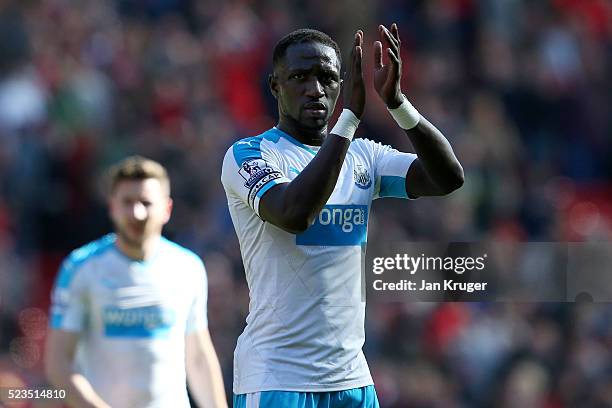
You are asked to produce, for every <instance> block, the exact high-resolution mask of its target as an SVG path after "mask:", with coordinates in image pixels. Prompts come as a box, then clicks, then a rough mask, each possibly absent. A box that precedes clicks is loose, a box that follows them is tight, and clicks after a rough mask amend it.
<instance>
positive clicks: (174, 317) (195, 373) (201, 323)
mask: <svg viewBox="0 0 612 408" xmlns="http://www.w3.org/2000/svg"><path fill="white" fill-rule="evenodd" d="M110 183H111V186H110V197H109V201H108V204H109V207H110V216H111V219H112V221H113V223H114V225H115V231H116V233H114V234H109V235H106V236H104V237H103V238H101V239H99V240H97V241H94V242H92V243H90V244H88V245H86V246H84V247H82V248H79V249H77V250H75V251H73V252H72V253H71V254H70V256H69V257H68V258H67V259H66V260H65V261H64V262H63V264H62V267H61V269H60V272H59V274H58V276H57V279H56V284H55V288H54V290H53V296H52V306H51V315H50V327H51V330H50V333H49V334H48V338H47V345H46V356H45V357H46V372H47V376H48V378H49V380H50V382H51V383H52V384H53V385H55V386H56V387H57V388H59V389H64V390H66V394H67V399H68V402H69V404H70V405H71V406H75V407H108V406H112V407H135V408H136V407H149V406H155V407H187V406H189V400H188V397H187V391H186V383H185V378H186V377H187V380H188V381H189V385H190V390H191V392H192V395H193V396H194V397H195V399H196V401H197V402H198V404H199V405H200V406H205V407H225V406H227V405H226V399H225V391H224V388H223V380H222V377H221V370H220V367H219V362H218V360H217V355H216V353H215V350H214V348H213V344H212V342H211V339H210V335H209V332H208V328H207V311H206V302H207V278H206V271H205V269H204V265H203V264H202V261H201V260H200V258H199V257H198V256H197V255H195V254H194V253H192V252H191V251H189V250H187V249H185V248H183V247H181V246H179V245H177V244H175V243H173V242H171V241H168V240H167V239H165V238H163V237H162V236H161V232H162V228H163V226H164V225H165V224H166V223H167V222H168V220H169V219H170V214H171V210H172V200H171V198H170V184H169V179H168V175H167V173H166V170H165V169H164V168H163V167H162V166H161V165H160V164H159V163H157V162H155V161H152V160H148V159H145V158H142V157H139V156H133V157H128V158H126V159H125V160H123V161H121V162H120V163H118V164H117V165H115V166H114V167H113V168H112V169H111V171H110ZM185 372H186V373H187V375H186V376H185Z"/></svg>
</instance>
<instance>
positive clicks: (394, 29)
mask: <svg viewBox="0 0 612 408" xmlns="http://www.w3.org/2000/svg"><path fill="white" fill-rule="evenodd" d="M391 34H392V35H393V38H395V40H396V41H397V43H398V44H401V43H402V42H401V41H400V38H399V29H398V28H397V24H395V23H393V24H391Z"/></svg>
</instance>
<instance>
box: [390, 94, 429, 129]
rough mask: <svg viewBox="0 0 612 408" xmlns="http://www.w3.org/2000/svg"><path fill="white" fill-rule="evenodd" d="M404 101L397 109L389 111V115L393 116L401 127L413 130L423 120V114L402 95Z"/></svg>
mask: <svg viewBox="0 0 612 408" xmlns="http://www.w3.org/2000/svg"><path fill="white" fill-rule="evenodd" d="M402 99H403V101H402V104H401V105H400V106H398V107H397V108H395V109H389V113H390V114H391V116H393V119H395V121H396V122H397V124H398V125H399V127H401V128H402V129H406V130H407V129H412V128H413V127H415V126H416V125H417V124H418V123H419V120H421V114H420V113H419V111H418V110H416V108H415V107H414V106H412V104H411V103H410V101H409V100H408V98H406V96H404V95H402Z"/></svg>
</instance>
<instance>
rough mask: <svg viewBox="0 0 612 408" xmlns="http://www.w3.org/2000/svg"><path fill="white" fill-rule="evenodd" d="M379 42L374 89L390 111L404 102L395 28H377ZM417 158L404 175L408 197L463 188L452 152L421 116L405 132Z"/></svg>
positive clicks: (377, 42)
mask: <svg viewBox="0 0 612 408" xmlns="http://www.w3.org/2000/svg"><path fill="white" fill-rule="evenodd" d="M379 31H380V36H381V41H376V43H375V44H374V59H375V61H374V63H375V71H374V86H375V88H376V91H377V92H378V94H379V95H380V97H381V99H382V100H383V102H385V104H386V105H387V107H388V108H389V109H395V108H397V107H399V106H400V105H401V103H402V102H403V97H402V92H401V88H400V80H401V75H402V60H401V57H400V39H399V31H398V28H397V25H395V24H393V25H392V26H391V31H389V30H388V29H387V28H386V27H384V26H382V25H381V26H379ZM383 42H384V43H385V49H386V54H387V56H388V61H389V63H388V64H387V65H384V64H383V52H382V49H383V47H382V43H383ZM405 132H406V134H407V135H408V137H409V138H410V141H411V142H412V145H413V146H414V148H415V150H416V153H417V156H418V158H417V159H416V160H415V161H414V162H413V163H412V165H411V166H410V168H409V169H408V172H407V174H406V192H407V193H408V196H409V197H412V198H415V197H420V196H431V195H445V194H448V193H450V192H452V191H454V190H456V189H458V188H459V187H461V186H462V185H463V182H464V174H463V168H462V167H461V164H460V163H459V160H457V157H456V156H455V153H454V152H453V149H452V147H451V145H450V143H449V142H448V140H446V138H445V137H444V135H443V134H442V133H441V132H440V131H439V130H438V129H436V127H435V126H434V125H432V124H431V123H429V121H427V120H426V119H425V118H423V117H421V119H420V120H419V122H418V124H417V125H416V126H415V127H413V128H412V129H407V130H405Z"/></svg>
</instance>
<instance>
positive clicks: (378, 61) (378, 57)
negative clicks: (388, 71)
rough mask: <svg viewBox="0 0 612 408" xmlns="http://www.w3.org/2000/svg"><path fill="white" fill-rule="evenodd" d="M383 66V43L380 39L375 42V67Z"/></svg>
mask: <svg viewBox="0 0 612 408" xmlns="http://www.w3.org/2000/svg"><path fill="white" fill-rule="evenodd" d="M382 67H383V59H382V43H381V42H380V41H375V42H374V68H376V69H381V68H382Z"/></svg>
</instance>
